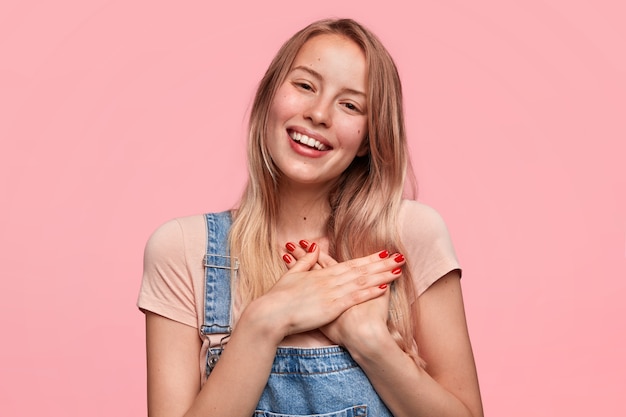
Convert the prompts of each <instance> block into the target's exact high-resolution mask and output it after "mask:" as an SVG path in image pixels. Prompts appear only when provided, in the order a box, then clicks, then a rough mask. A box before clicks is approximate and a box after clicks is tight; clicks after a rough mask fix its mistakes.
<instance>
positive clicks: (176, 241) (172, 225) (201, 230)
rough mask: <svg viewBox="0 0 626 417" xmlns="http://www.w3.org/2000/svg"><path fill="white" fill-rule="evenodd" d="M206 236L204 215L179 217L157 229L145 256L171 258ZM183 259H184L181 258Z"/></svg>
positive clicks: (202, 240)
mask: <svg viewBox="0 0 626 417" xmlns="http://www.w3.org/2000/svg"><path fill="white" fill-rule="evenodd" d="M205 238H206V227H205V222H204V216H203V215H194V216H186V217H178V218H175V219H172V220H169V221H167V222H165V223H163V224H161V225H160V226H159V227H157V228H156V229H155V231H154V232H153V233H152V235H151V236H150V238H149V239H148V241H147V243H146V250H145V256H146V257H148V258H150V257H157V258H159V259H169V258H172V257H175V256H181V255H182V256H183V257H184V255H185V252H187V251H188V250H189V249H192V248H193V247H194V246H196V245H195V244H194V243H200V244H201V243H202V242H204V241H205ZM181 260H182V259H181Z"/></svg>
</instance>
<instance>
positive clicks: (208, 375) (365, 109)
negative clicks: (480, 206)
mask: <svg viewBox="0 0 626 417" xmlns="http://www.w3.org/2000/svg"><path fill="white" fill-rule="evenodd" d="M248 161H249V180H248V184H247V187H246V189H245V192H244V194H243V196H242V199H241V201H240V203H239V205H238V206H237V207H236V208H235V209H233V210H230V211H226V212H223V213H211V214H207V215H204V216H191V217H185V218H179V219H176V220H173V221H170V222H168V223H166V224H164V225H163V226H161V227H160V228H159V229H157V231H156V232H155V233H154V234H153V236H152V237H151V238H150V240H149V242H148V244H147V246H146V252H145V265H144V276H143V281H142V287H141V292H140V295H139V301H138V305H139V307H140V308H141V309H142V311H144V312H145V314H146V338H147V359H148V408H149V414H150V416H152V417H161V416H163V417H174V416H228V417H234V416H251V415H257V416H311V415H316V416H318V415H323V416H329V417H333V416H346V417H347V416H376V417H379V416H380V417H384V416H396V417H399V416H430V417H433V416H455V417H457V416H472V417H478V416H482V406H481V400H480V393H479V388H478V382H477V377H476V371H475V366H474V360H473V355H472V350H471V346H470V341H469V337H468V333H467V327H466V322H465V315H464V308H463V300H462V296H461V287H460V269H459V265H458V263H457V260H456V258H455V254H454V249H453V247H452V245H451V242H450V239H449V236H448V232H447V230H446V227H445V224H444V223H443V221H442V220H441V218H440V217H439V215H438V214H437V213H436V212H435V211H433V210H432V209H430V208H428V207H426V206H424V205H422V204H420V203H417V202H415V201H411V200H410V199H407V198H408V197H409V196H410V195H409V194H410V193H408V191H410V190H411V181H410V180H411V179H412V177H411V168H410V164H409V161H408V156H407V144H406V136H405V130H404V121H403V111H402V93H401V85H400V80H399V78H398V73H397V70H396V68H395V65H394V63H393V60H392V59H391V57H390V56H389V54H388V53H387V51H386V50H385V48H384V47H383V46H382V44H381V43H380V41H379V40H378V39H377V38H376V37H375V36H374V35H373V34H372V33H371V32H370V31H368V30H367V29H366V28H364V27H363V26H361V25H360V24H358V23H356V22H354V21H353V20H349V19H340V20H324V21H318V22H315V23H313V24H311V25H309V26H307V27H306V28H304V29H302V30H301V31H300V32H298V33H296V34H295V35H294V36H293V37H292V38H291V39H289V40H288V41H287V42H286V43H285V44H284V45H283V46H282V48H281V49H280V51H279V52H278V54H277V55H276V57H275V58H274V60H273V61H272V63H271V64H270V67H269V68H268V70H267V72H266V74H265V76H264V77H263V79H262V81H261V83H260V85H259V88H258V90H257V94H256V97H255V101H254V104H253V107H252V112H251V116H250V126H249V141H248ZM407 190H408V191H407Z"/></svg>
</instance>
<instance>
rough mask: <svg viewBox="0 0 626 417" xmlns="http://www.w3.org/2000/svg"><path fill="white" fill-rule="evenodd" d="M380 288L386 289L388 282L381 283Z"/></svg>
mask: <svg viewBox="0 0 626 417" xmlns="http://www.w3.org/2000/svg"><path fill="white" fill-rule="evenodd" d="M378 288H380V289H381V290H384V289H385V288H387V284H380V285H379V286H378Z"/></svg>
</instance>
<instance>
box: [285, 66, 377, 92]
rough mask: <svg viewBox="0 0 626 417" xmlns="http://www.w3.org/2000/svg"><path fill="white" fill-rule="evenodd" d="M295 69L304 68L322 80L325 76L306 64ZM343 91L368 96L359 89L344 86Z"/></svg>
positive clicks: (294, 68)
mask: <svg viewBox="0 0 626 417" xmlns="http://www.w3.org/2000/svg"><path fill="white" fill-rule="evenodd" d="M295 70H302V71H304V72H308V73H309V74H311V75H312V76H313V77H315V78H317V79H318V80H322V79H323V78H324V77H322V74H320V73H319V72H317V71H315V70H314V69H311V68H309V67H305V66H302V65H298V66H297V67H293V69H292V70H291V72H293V71H295ZM341 91H344V92H346V93H351V94H356V95H359V96H363V97H367V94H365V93H364V92H362V91H359V90H354V89H352V88H343V89H342V90H341Z"/></svg>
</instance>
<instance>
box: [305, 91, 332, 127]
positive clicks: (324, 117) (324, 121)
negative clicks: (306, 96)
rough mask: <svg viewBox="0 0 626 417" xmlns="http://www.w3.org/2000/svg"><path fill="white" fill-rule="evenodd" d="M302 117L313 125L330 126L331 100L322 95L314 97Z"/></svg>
mask: <svg viewBox="0 0 626 417" xmlns="http://www.w3.org/2000/svg"><path fill="white" fill-rule="evenodd" d="M304 118H305V119H308V120H310V121H311V122H312V123H313V124H315V125H323V126H325V127H330V126H331V125H332V102H331V101H330V100H326V99H324V98H323V97H316V98H315V99H314V100H312V101H311V103H310V106H309V107H308V108H307V109H306V111H305V113H304Z"/></svg>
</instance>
